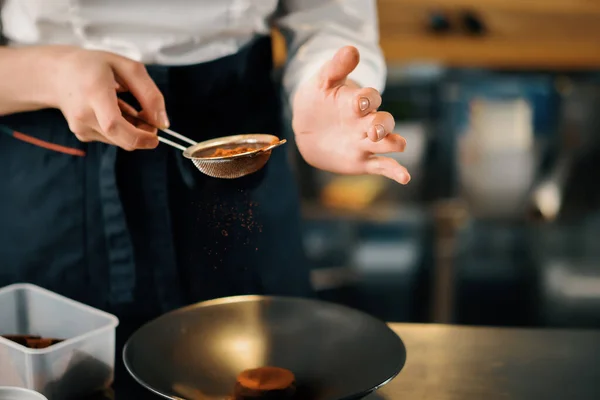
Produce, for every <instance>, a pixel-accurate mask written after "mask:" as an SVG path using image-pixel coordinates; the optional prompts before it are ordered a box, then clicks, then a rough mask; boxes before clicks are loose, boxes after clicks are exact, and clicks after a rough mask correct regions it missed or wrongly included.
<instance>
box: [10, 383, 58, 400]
mask: <svg viewBox="0 0 600 400" xmlns="http://www.w3.org/2000/svg"><path fill="white" fill-rule="evenodd" d="M0 400H48V399H46V398H45V397H44V396H42V395H41V394H39V393H38V392H34V391H33V390H27V389H23V388H16V387H2V386H0Z"/></svg>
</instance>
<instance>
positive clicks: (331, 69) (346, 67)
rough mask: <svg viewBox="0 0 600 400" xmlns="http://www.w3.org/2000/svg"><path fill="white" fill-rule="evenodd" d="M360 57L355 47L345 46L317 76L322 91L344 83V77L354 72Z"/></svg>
mask: <svg viewBox="0 0 600 400" xmlns="http://www.w3.org/2000/svg"><path fill="white" fill-rule="evenodd" d="M359 61H360V55H359V53H358V50H357V49H356V47H352V46H346V47H343V48H341V49H340V50H338V52H337V53H336V54H335V56H333V58H332V59H331V60H329V61H328V62H327V63H325V65H324V66H323V68H322V69H321V72H320V74H319V83H320V86H321V88H323V89H331V88H334V87H336V86H339V85H341V84H343V83H344V81H345V80H346V77H347V76H348V75H349V74H350V73H351V72H352V71H354V69H355V68H356V66H357V65H358V62H359Z"/></svg>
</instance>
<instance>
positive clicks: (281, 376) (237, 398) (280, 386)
mask: <svg viewBox="0 0 600 400" xmlns="http://www.w3.org/2000/svg"><path fill="white" fill-rule="evenodd" d="M295 394H296V377H295V376H294V374H293V373H292V371H290V370H287V369H285V368H278V367H260V368H255V369H248V370H245V371H243V372H242V373H240V374H239V375H238V377H237V382H236V384H235V391H234V396H233V398H234V400H262V399H264V400H267V399H268V400H289V399H293V398H294V395H295Z"/></svg>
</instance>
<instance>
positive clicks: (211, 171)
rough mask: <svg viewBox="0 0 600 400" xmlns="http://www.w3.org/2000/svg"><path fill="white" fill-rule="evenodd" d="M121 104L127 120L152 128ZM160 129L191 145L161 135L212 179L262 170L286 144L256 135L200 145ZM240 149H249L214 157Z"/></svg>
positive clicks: (264, 135)
mask: <svg viewBox="0 0 600 400" xmlns="http://www.w3.org/2000/svg"><path fill="white" fill-rule="evenodd" d="M119 105H120V107H121V111H122V112H123V114H125V115H126V116H127V117H129V118H134V119H137V120H138V121H141V122H143V123H145V124H147V125H151V124H149V123H148V122H147V121H145V120H144V119H142V118H140V116H139V114H138V113H137V111H135V109H134V108H133V107H131V106H130V105H128V104H127V103H125V102H123V101H120V102H119ZM157 129H158V130H159V131H161V132H164V133H166V134H167V135H169V136H171V137H173V138H176V139H179V140H181V141H182V142H185V143H187V144H189V145H191V146H183V145H181V144H179V143H176V142H174V141H172V140H170V139H166V138H164V137H161V136H159V137H158V140H159V141H161V142H162V143H164V144H167V145H169V146H171V147H174V148H176V149H179V150H181V151H182V152H183V156H184V157H185V158H188V159H190V160H191V161H192V162H193V163H194V165H195V166H196V168H198V170H200V172H202V173H203V174H206V175H208V176H211V177H213V178H221V179H235V178H241V177H243V176H246V175H250V174H252V173H254V172H256V171H258V170H260V169H261V168H262V167H264V166H265V164H266V163H267V161H269V158H270V157H271V151H272V150H273V149H274V148H276V147H279V146H281V145H282V144H285V142H286V140H285V139H279V138H278V137H277V136H273V135H267V134H261V133H256V134H246V135H234V136H225V137H220V138H216V139H211V140H207V141H204V142H200V143H197V142H195V141H193V140H192V139H190V138H188V137H186V136H183V135H182V134H180V133H177V132H175V131H172V130H170V129H166V128H165V129H161V128H157ZM240 147H244V148H248V151H246V152H243V153H239V154H232V155H225V156H216V157H215V156H213V153H214V152H215V151H216V150H217V149H222V150H232V149H236V148H240Z"/></svg>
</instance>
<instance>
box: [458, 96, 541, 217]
mask: <svg viewBox="0 0 600 400" xmlns="http://www.w3.org/2000/svg"><path fill="white" fill-rule="evenodd" d="M532 118H533V117H532V110H531V106H530V105H529V103H528V102H527V101H525V100H524V99H521V98H517V99H510V100H495V99H483V98H481V99H475V100H473V101H472V103H471V113H470V119H469V125H468V127H467V132H466V133H465V134H463V135H461V137H460V138H459V143H458V153H459V160H460V163H459V175H460V183H461V194H462V196H463V197H464V199H465V201H466V203H467V204H468V207H469V212H470V213H471V214H472V215H474V216H477V217H492V218H498V217H501V218H516V217H522V215H523V214H524V212H523V210H524V209H525V205H526V200H527V197H526V196H527V194H528V193H529V190H530V188H531V185H532V182H533V180H534V177H535V173H536V168H537V154H536V151H535V148H534V146H533V144H534V142H533V120H532Z"/></svg>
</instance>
